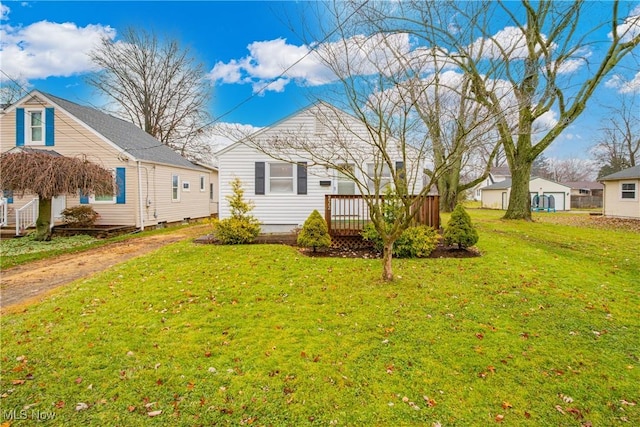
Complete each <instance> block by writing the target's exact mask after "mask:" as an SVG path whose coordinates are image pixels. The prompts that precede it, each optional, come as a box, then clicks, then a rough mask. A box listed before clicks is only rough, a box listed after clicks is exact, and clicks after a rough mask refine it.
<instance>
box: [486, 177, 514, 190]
mask: <svg viewBox="0 0 640 427" xmlns="http://www.w3.org/2000/svg"><path fill="white" fill-rule="evenodd" d="M507 188H511V178H507V179H505V180H504V181H499V182H496V183H495V184H491V185H487V186H486V187H482V188H481V190H506V189H507Z"/></svg>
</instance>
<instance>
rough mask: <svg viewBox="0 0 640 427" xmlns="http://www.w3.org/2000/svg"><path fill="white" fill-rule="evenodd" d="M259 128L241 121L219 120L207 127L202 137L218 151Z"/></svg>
mask: <svg viewBox="0 0 640 427" xmlns="http://www.w3.org/2000/svg"><path fill="white" fill-rule="evenodd" d="M260 129H262V128H260V127H256V126H252V125H246V124H241V123H227V122H221V123H216V124H215V125H213V126H212V127H211V128H210V129H208V130H207V131H206V135H205V136H204V137H203V138H204V139H207V140H208V142H209V143H210V144H211V145H212V147H214V148H215V150H216V151H219V150H221V149H223V148H224V147H226V146H228V145H231V144H233V143H235V142H238V141H240V140H242V139H244V138H246V137H248V136H249V135H251V134H253V133H256V132H257V131H259V130H260Z"/></svg>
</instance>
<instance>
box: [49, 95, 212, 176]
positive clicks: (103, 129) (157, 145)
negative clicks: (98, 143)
mask: <svg viewBox="0 0 640 427" xmlns="http://www.w3.org/2000/svg"><path fill="white" fill-rule="evenodd" d="M41 93H42V94H43V95H44V96H46V97H47V98H49V99H50V100H51V101H53V102H54V103H55V104H57V105H58V106H60V107H62V108H63V109H64V110H66V111H67V112H68V113H70V114H72V115H73V116H74V117H76V118H77V119H78V120H80V121H82V122H83V123H85V124H86V125H87V126H89V127H91V128H92V129H93V130H95V131H96V132H98V133H99V134H100V135H102V136H103V137H105V138H106V139H108V140H109V141H111V142H113V143H114V144H115V145H117V146H118V147H120V148H122V149H123V150H124V151H126V152H127V153H129V154H130V155H131V156H133V157H134V158H135V159H136V160H143V161H150V162H157V163H165V164H169V165H174V166H181V167H186V168H190V169H198V170H200V169H202V168H200V167H198V166H196V165H194V164H193V163H191V162H190V161H189V160H187V159H185V158H184V157H182V156H181V155H179V154H178V153H176V152H175V151H173V150H172V149H171V148H169V147H167V146H166V145H164V144H163V143H161V142H160V141H158V140H157V139H156V138H154V137H153V136H151V135H149V134H148V133H146V132H145V131H143V130H142V129H140V128H139V127H137V126H136V125H134V124H133V123H130V122H127V121H125V120H122V119H119V118H117V117H114V116H111V115H109V114H106V113H103V112H102V111H99V110H96V109H95V108H91V107H85V106H83V105H79V104H76V103H74V102H71V101H67V100H66V99H62V98H59V97H57V96H54V95H51V94H49V93H44V92H41Z"/></svg>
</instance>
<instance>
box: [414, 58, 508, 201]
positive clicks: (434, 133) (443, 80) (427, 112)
mask: <svg viewBox="0 0 640 427" xmlns="http://www.w3.org/2000/svg"><path fill="white" fill-rule="evenodd" d="M433 60H434V61H433V63H434V64H433V69H434V72H433V73H432V74H430V75H428V76H426V77H424V78H422V79H421V80H420V81H416V80H415V79H408V80H407V82H406V87H407V91H408V93H409V94H410V95H411V99H412V100H413V104H414V106H415V110H416V112H417V114H418V116H419V117H420V119H421V121H422V123H423V125H424V132H425V134H426V135H428V137H429V139H430V140H431V147H432V153H431V154H430V157H431V159H432V161H433V165H434V166H435V168H436V169H438V170H439V171H441V174H440V176H439V178H438V179H437V180H436V185H437V188H438V194H439V195H440V210H441V211H443V212H452V211H453V210H454V208H455V207H456V205H457V203H458V202H459V201H460V199H461V197H462V196H463V195H464V194H465V192H466V190H468V189H470V188H473V187H474V186H475V185H477V184H479V183H480V182H482V181H483V180H484V179H485V178H486V177H487V176H488V175H489V172H490V169H491V166H492V163H493V159H494V158H495V157H496V155H497V154H498V153H499V149H500V144H499V138H498V135H497V134H496V133H495V132H493V131H492V129H491V128H492V125H493V120H492V118H491V116H490V114H489V113H488V111H487V110H486V109H484V108H483V107H482V106H481V105H480V104H478V103H477V102H474V101H473V99H471V98H470V96H469V91H470V81H469V80H468V79H467V78H466V77H465V76H464V75H461V74H458V73H455V72H453V71H444V72H443V70H442V69H441V68H440V67H438V66H437V60H436V55H433ZM411 62H413V63H415V62H416V61H415V59H413V60H412V61H411ZM408 65H409V66H410V64H408ZM420 68H423V67H420ZM407 69H409V70H411V68H409V67H408V68H407ZM418 72H419V70H415V69H413V70H411V74H416V73H418ZM481 152H486V153H487V154H488V155H487V159H486V161H485V162H484V165H483V166H481V167H480V168H478V167H474V166H477V164H474V163H473V162H474V160H476V159H477V155H478V154H479V153H481ZM465 171H466V176H464V175H463V172H465ZM427 173H430V172H429V171H427Z"/></svg>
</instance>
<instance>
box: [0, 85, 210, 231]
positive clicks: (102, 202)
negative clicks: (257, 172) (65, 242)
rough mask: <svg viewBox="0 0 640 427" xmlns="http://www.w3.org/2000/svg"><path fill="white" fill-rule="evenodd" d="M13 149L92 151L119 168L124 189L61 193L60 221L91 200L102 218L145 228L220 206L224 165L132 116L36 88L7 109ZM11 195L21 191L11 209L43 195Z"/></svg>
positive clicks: (5, 147) (4, 146) (1, 142)
mask: <svg viewBox="0 0 640 427" xmlns="http://www.w3.org/2000/svg"><path fill="white" fill-rule="evenodd" d="M12 149H13V150H22V149H33V150H48V151H53V152H55V153H57V154H59V155H63V156H73V157H85V158H86V159H87V160H90V161H92V162H95V163H97V164H100V165H101V166H103V167H105V168H108V169H111V170H113V173H114V178H115V180H116V182H117V184H118V193H117V194H114V195H95V194H89V195H80V194H78V195H72V196H69V195H67V196H60V197H56V198H54V200H53V210H54V212H53V216H54V221H57V222H58V223H59V218H60V212H61V211H62V210H64V209H65V208H67V207H72V206H76V205H84V204H87V205H91V206H92V207H93V208H94V209H95V210H96V211H97V212H98V213H99V214H100V218H99V219H98V222H97V224H98V225H123V226H135V227H137V228H144V227H149V226H154V225H157V224H159V223H172V222H178V221H183V220H185V219H190V218H202V217H209V216H210V215H211V214H214V213H216V212H215V209H217V169H216V168H214V167H203V166H198V165H195V164H193V163H191V162H189V161H188V160H187V159H185V158H184V157H182V156H180V155H179V154H177V153H176V152H174V151H173V150H172V149H170V148H169V147H167V146H166V145H164V144H162V143H161V142H160V141H158V140H157V139H155V138H154V137H152V136H151V135H149V134H147V133H146V132H144V131H143V130H142V129H140V128H138V127H137V126H135V125H134V124H132V123H129V122H127V121H124V120H121V119H118V118H116V117H113V116H110V115H108V114H105V113H103V112H100V111H98V110H96V109H93V108H90V107H86V106H82V105H79V104H76V103H73V102H70V101H67V100H65V99H62V98H58V97H56V96H53V95H50V94H47V93H43V92H40V91H37V90H36V91H32V92H31V93H29V94H28V95H27V96H26V97H24V98H22V99H21V100H20V101H18V102H16V103H15V104H13V105H12V106H10V107H8V108H6V109H5V110H4V111H3V112H2V114H1V115H0V152H6V151H9V150H12ZM5 196H13V197H9V198H7V200H8V201H9V202H10V203H9V207H10V211H11V212H15V211H16V210H17V209H19V208H21V207H22V206H24V205H25V204H27V203H28V202H29V201H31V200H33V198H34V197H36V196H34V195H25V196H24V197H22V198H19V197H17V196H16V195H11V194H7V193H6V192H5ZM9 222H11V220H9Z"/></svg>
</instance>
